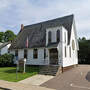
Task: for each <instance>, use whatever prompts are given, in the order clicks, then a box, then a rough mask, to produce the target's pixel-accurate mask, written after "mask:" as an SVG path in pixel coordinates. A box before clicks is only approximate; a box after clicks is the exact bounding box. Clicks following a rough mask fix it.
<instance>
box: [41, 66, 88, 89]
mask: <svg viewBox="0 0 90 90" xmlns="http://www.w3.org/2000/svg"><path fill="white" fill-rule="evenodd" d="M41 86H44V87H48V88H53V89H56V90H90V65H79V66H78V67H76V68H74V69H71V70H69V71H66V72H64V73H63V74H61V75H59V76H56V77H55V78H53V79H51V80H49V81H47V82H45V83H43V84H42V85H41Z"/></svg>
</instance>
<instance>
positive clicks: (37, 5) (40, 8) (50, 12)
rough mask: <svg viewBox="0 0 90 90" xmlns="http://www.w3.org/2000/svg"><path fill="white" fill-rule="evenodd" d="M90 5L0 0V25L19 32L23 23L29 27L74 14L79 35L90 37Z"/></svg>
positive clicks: (80, 0) (77, 0)
mask: <svg viewBox="0 0 90 90" xmlns="http://www.w3.org/2000/svg"><path fill="white" fill-rule="evenodd" d="M89 3H90V0H87V1H85V0H44V1H43V0H0V5H1V6H0V20H1V22H0V25H1V27H3V28H5V29H9V28H10V29H14V32H18V31H19V29H20V24H22V23H23V24H24V25H27V24H32V23H36V22H41V21H45V20H48V19H53V18H57V17H61V16H64V15H68V14H72V13H73V14H74V15H75V21H76V26H77V31H78V35H79V36H83V35H86V36H87V37H89V35H88V33H89V23H90V21H89V20H90V13H89V11H90V7H89ZM3 28H2V29H3ZM83 32H86V33H84V34H83Z"/></svg>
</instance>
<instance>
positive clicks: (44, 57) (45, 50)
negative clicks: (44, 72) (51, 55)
mask: <svg viewBox="0 0 90 90" xmlns="http://www.w3.org/2000/svg"><path fill="white" fill-rule="evenodd" d="M45 58H46V49H44V59H45Z"/></svg>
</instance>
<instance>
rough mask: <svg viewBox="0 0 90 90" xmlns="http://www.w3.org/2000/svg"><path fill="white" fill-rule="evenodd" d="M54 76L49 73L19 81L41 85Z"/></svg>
mask: <svg viewBox="0 0 90 90" xmlns="http://www.w3.org/2000/svg"><path fill="white" fill-rule="evenodd" d="M53 77H54V76H49V75H39V74H38V75H35V76H32V77H30V78H27V79H24V80H22V81H19V83H23V84H27V85H41V84H43V83H45V82H46V81H48V80H50V79H52V78H53Z"/></svg>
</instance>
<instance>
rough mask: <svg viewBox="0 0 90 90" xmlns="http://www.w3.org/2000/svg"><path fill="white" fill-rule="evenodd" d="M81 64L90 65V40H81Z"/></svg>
mask: <svg viewBox="0 0 90 90" xmlns="http://www.w3.org/2000/svg"><path fill="white" fill-rule="evenodd" d="M79 63H81V64H90V40H86V38H85V37H83V38H82V39H80V38H79Z"/></svg>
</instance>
